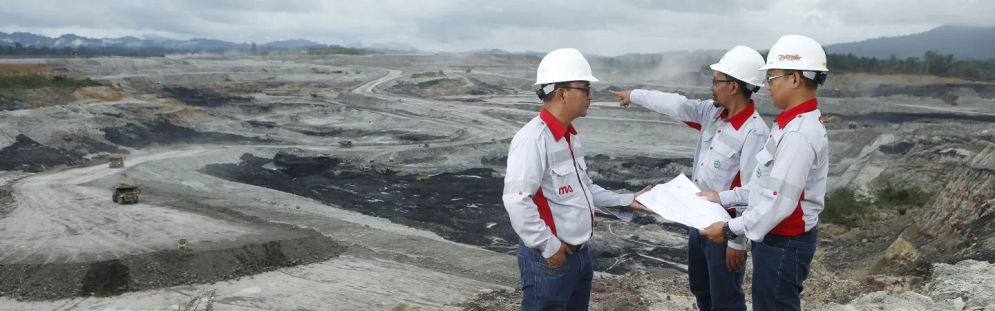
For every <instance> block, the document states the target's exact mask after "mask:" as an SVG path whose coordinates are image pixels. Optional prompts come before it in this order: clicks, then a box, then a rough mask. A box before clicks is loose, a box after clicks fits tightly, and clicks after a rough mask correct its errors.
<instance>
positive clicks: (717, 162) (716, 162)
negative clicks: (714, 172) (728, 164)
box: [712, 160, 722, 168]
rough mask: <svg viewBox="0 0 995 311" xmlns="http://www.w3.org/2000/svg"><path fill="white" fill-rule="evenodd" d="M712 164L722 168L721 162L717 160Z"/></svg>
mask: <svg viewBox="0 0 995 311" xmlns="http://www.w3.org/2000/svg"><path fill="white" fill-rule="evenodd" d="M712 165H713V166H715V168H722V162H719V160H715V163H713V164H712Z"/></svg>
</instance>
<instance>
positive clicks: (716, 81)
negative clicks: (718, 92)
mask: <svg viewBox="0 0 995 311" xmlns="http://www.w3.org/2000/svg"><path fill="white" fill-rule="evenodd" d="M735 81H736V80H719V79H715V78H712V85H716V84H719V83H722V82H735Z"/></svg>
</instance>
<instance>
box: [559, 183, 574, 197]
mask: <svg viewBox="0 0 995 311" xmlns="http://www.w3.org/2000/svg"><path fill="white" fill-rule="evenodd" d="M571 192H574V188H573V187H571V186H570V185H566V186H563V187H560V195H564V194H567V193H571Z"/></svg>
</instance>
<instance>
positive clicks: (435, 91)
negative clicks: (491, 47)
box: [389, 76, 515, 97]
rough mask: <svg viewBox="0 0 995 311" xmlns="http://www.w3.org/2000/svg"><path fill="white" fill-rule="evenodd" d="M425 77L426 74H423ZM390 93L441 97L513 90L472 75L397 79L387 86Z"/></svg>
mask: <svg viewBox="0 0 995 311" xmlns="http://www.w3.org/2000/svg"><path fill="white" fill-rule="evenodd" d="M425 77H427V76H425ZM389 91H390V92H391V93H395V94H406V95H414V96H418V97H443V96H458V95H493V94H510V93H513V92H514V91H515V90H513V89H510V88H508V87H506V86H502V85H498V84H492V83H488V82H485V81H482V80H480V79H477V78H474V77H456V78H448V77H444V76H443V77H432V78H430V79H425V78H424V77H419V78H417V79H411V80H399V81H398V82H397V84H395V85H394V86H391V87H390V88H389Z"/></svg>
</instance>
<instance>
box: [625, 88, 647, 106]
mask: <svg viewBox="0 0 995 311" xmlns="http://www.w3.org/2000/svg"><path fill="white" fill-rule="evenodd" d="M646 92H647V91H646V90H642V89H635V90H632V92H631V93H629V101H630V102H632V103H633V104H636V105H640V106H643V107H646V103H644V102H643V97H644V96H646V95H645V93H646ZM637 98H638V100H637Z"/></svg>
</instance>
